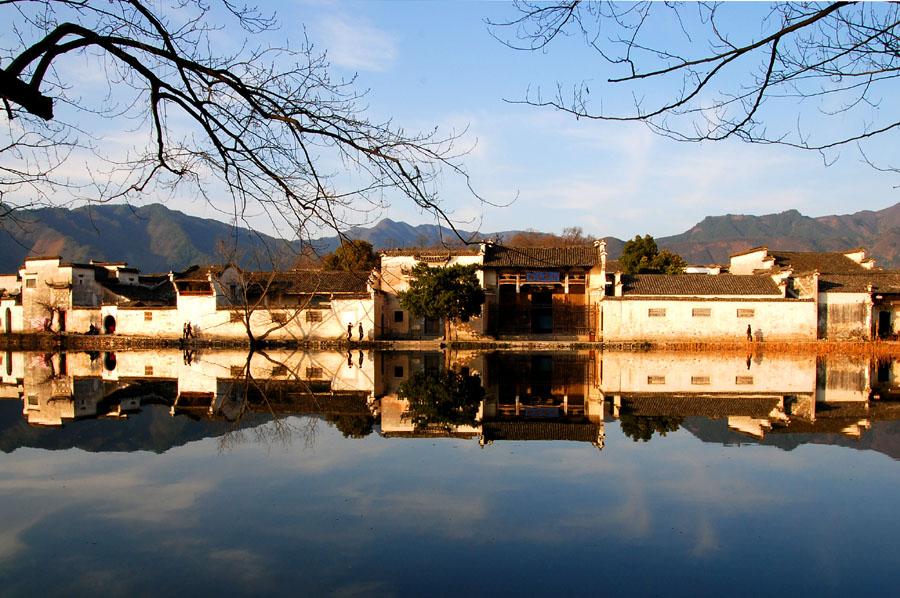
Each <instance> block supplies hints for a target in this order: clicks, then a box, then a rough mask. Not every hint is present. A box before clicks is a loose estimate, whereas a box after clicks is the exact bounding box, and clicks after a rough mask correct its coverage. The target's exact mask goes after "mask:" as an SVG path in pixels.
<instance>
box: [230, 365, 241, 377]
mask: <svg viewBox="0 0 900 598" xmlns="http://www.w3.org/2000/svg"><path fill="white" fill-rule="evenodd" d="M243 375H244V366H242V365H233V366H231V377H232V378H240V377H241V376H243Z"/></svg>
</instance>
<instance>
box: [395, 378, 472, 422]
mask: <svg viewBox="0 0 900 598" xmlns="http://www.w3.org/2000/svg"><path fill="white" fill-rule="evenodd" d="M397 395H398V396H399V397H400V398H401V399H406V400H407V401H409V417H410V418H411V419H412V422H413V425H414V426H415V429H416V431H423V430H425V429H426V428H429V427H438V428H443V429H445V430H448V431H449V430H450V428H452V427H455V426H472V425H475V424H477V423H478V410H479V407H480V406H481V402H482V400H484V388H483V387H482V386H481V377H480V376H477V375H472V374H469V373H463V372H458V371H456V370H441V371H426V372H416V373H415V374H413V375H412V376H410V377H409V378H407V379H406V380H404V381H403V383H402V384H401V385H400V387H399V389H398V390H397Z"/></svg>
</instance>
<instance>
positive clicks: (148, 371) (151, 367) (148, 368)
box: [144, 365, 153, 376]
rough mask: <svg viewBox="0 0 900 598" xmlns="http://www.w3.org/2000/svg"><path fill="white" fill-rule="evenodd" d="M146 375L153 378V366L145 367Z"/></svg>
mask: <svg viewBox="0 0 900 598" xmlns="http://www.w3.org/2000/svg"><path fill="white" fill-rule="evenodd" d="M144 375H145V376H152V375H153V366H152V365H145V366H144Z"/></svg>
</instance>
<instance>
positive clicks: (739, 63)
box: [491, 0, 900, 171]
mask: <svg viewBox="0 0 900 598" xmlns="http://www.w3.org/2000/svg"><path fill="white" fill-rule="evenodd" d="M516 7H517V15H516V16H514V17H513V18H510V19H508V20H505V21H497V22H493V23H491V25H493V28H492V31H493V33H494V35H495V37H497V38H498V39H500V41H502V42H503V43H506V44H507V45H509V46H511V47H514V48H517V49H525V50H541V51H549V50H550V47H551V46H552V45H553V44H554V43H555V42H556V40H557V39H558V38H561V37H565V36H567V35H576V36H580V37H581V38H582V39H583V40H584V41H585V43H586V45H587V47H588V48H589V49H590V51H592V52H593V55H594V56H595V57H596V60H595V61H593V62H590V61H585V62H584V64H585V65H586V66H585V67H584V68H586V69H596V70H595V71H593V72H591V73H590V74H589V75H588V74H586V75H585V80H584V81H582V82H581V83H574V84H573V86H572V87H571V88H570V87H568V85H566V84H564V83H562V82H558V83H557V85H556V87H555V88H554V89H553V90H552V91H550V92H546V91H545V90H542V89H540V88H532V89H531V90H530V91H529V93H528V94H527V95H526V97H525V98H524V99H522V100H520V101H521V102H523V103H529V104H533V105H537V106H548V107H552V108H554V109H557V110H562V111H565V112H569V113H571V114H573V115H575V116H576V117H578V118H580V119H596V120H609V121H639V122H643V123H645V124H646V125H648V126H649V127H650V128H651V129H652V130H653V131H655V132H656V133H659V134H661V135H664V136H666V137H671V138H673V139H677V140H680V141H706V140H714V141H718V140H723V139H728V138H730V137H735V138H739V139H742V140H744V141H748V142H753V143H766V144H770V143H774V144H781V145H787V146H790V147H795V148H802V149H807V150H815V151H823V152H824V151H826V150H831V149H839V148H841V147H842V146H845V145H850V146H853V145H857V146H859V148H860V151H862V152H863V157H864V159H866V160H868V157H867V154H866V149H865V147H866V146H865V145H864V144H865V143H866V142H867V141H870V140H871V139H872V138H874V137H878V136H882V135H885V134H887V135H891V134H893V135H894V136H895V135H896V132H897V130H898V128H900V116H898V112H897V110H895V109H894V106H895V104H896V102H895V99H894V98H895V96H896V80H897V78H898V77H900V62H898V60H897V55H898V53H897V44H898V39H900V37H898V36H900V6H898V4H897V3H896V2H877V3H853V2H834V3H808V2H774V3H770V4H768V5H762V4H752V5H749V6H748V3H731V2H724V3H719V2H711V3H706V2H703V3H685V4H681V3H670V2H665V3H662V2H637V3H628V4H617V3H615V2H581V1H579V0H566V1H562V2H552V3H538V2H530V1H519V2H516ZM588 79H590V80H588ZM592 92H593V93H592ZM601 99H602V104H600V100H601ZM622 99H627V101H626V102H622V101H621V100H622ZM807 108H809V109H807ZM785 115H787V117H786V118H785ZM882 151H883V150H882ZM888 156H889V158H890V159H893V157H894V156H893V155H892V154H888ZM870 163H871V162H870ZM879 168H881V169H885V170H893V171H897V170H898V168H900V166H898V165H897V164H893V165H889V166H886V167H879Z"/></svg>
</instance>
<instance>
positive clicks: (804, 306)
mask: <svg viewBox="0 0 900 598" xmlns="http://www.w3.org/2000/svg"><path fill="white" fill-rule="evenodd" d="M600 307H601V332H600V335H601V338H602V339H603V340H604V341H608V342H631V341H735V340H745V339H746V338H747V326H748V325H750V327H751V329H752V332H753V337H754V340H765V341H773V340H815V338H816V304H815V302H813V301H799V300H791V299H776V300H772V301H750V300H699V299H698V300H666V299H651V300H646V299H629V298H627V297H625V298H618V297H616V298H610V297H607V298H606V299H604V300H603V301H602V302H601V303H600ZM694 309H698V310H705V309H709V310H710V315H709V316H694V315H693V313H694V312H693V310H694ZM739 309H740V310H753V316H752V317H738V316H737V310H739ZM650 310H665V315H664V316H660V317H656V316H651V315H650Z"/></svg>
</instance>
